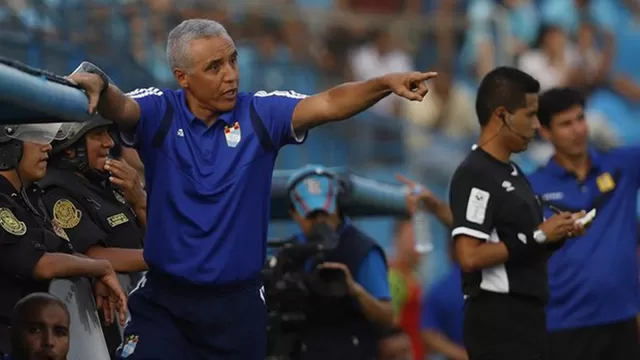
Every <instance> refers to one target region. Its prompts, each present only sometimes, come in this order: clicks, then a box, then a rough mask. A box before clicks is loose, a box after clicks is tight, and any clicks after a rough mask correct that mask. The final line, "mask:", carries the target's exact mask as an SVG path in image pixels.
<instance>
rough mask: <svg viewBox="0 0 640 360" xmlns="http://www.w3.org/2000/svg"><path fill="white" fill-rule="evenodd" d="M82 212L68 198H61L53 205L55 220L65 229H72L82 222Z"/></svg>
mask: <svg viewBox="0 0 640 360" xmlns="http://www.w3.org/2000/svg"><path fill="white" fill-rule="evenodd" d="M81 218H82V212H81V211H80V210H78V208H76V206H75V205H73V203H72V202H71V201H69V200H67V199H60V200H58V201H56V203H55V204H54V205H53V220H55V221H56V222H57V223H58V225H60V227H61V228H63V229H72V228H74V227H76V226H78V224H80V219H81Z"/></svg>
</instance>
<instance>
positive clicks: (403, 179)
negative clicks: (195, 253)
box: [395, 173, 417, 188]
mask: <svg viewBox="0 0 640 360" xmlns="http://www.w3.org/2000/svg"><path fill="white" fill-rule="evenodd" d="M395 177H396V180H398V181H399V182H401V183H403V184H405V185H407V186H409V187H411V188H413V187H415V186H416V185H417V184H416V183H415V182H413V181H411V180H410V179H409V178H407V177H405V176H404V175H402V174H400V173H396V175H395Z"/></svg>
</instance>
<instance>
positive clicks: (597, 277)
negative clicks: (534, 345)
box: [529, 88, 640, 360]
mask: <svg viewBox="0 0 640 360" xmlns="http://www.w3.org/2000/svg"><path fill="white" fill-rule="evenodd" d="M584 106H585V102H584V98H583V97H582V95H581V94H580V93H579V92H577V91H575V90H572V89H567V88H556V89H551V90H549V91H547V92H546V93H544V94H542V95H541V96H540V101H539V110H538V118H539V119H540V124H541V126H542V127H541V129H540V133H541V135H542V136H543V137H544V138H545V139H547V140H549V141H550V142H551V143H552V144H553V146H554V148H555V155H554V156H553V158H552V159H551V160H550V161H549V163H548V164H547V165H546V166H544V167H542V168H540V169H538V170H537V171H536V172H535V173H533V174H532V175H531V176H530V177H529V180H530V181H531V184H532V186H533V188H534V190H535V192H536V194H538V195H539V196H540V198H541V200H542V202H543V205H546V206H544V207H545V216H546V217H550V216H551V215H552V214H553V212H552V210H553V209H555V208H557V209H559V210H562V211H573V210H575V209H586V210H587V211H589V210H591V209H593V208H595V209H597V216H596V218H595V220H594V221H593V223H592V224H591V227H590V229H589V231H588V232H587V233H586V234H585V235H584V236H583V237H582V238H581V239H576V240H575V241H568V242H566V244H564V247H562V248H561V249H560V250H558V251H556V252H555V253H554V255H553V256H552V257H551V259H550V260H549V290H550V292H551V299H550V301H549V304H548V306H547V327H548V329H549V332H550V336H549V338H550V349H549V350H550V359H552V360H590V359H593V360H596V359H607V360H626V359H640V346H639V344H638V325H637V323H636V315H637V314H638V312H639V310H640V308H639V307H640V285H639V283H638V273H637V269H638V259H637V256H636V254H637V246H638V233H637V222H636V213H637V212H636V207H637V202H636V199H637V194H638V187H639V186H640V148H637V147H626V148H618V149H612V150H609V151H598V150H595V149H590V148H589V147H588V137H589V131H588V126H587V123H586V121H585V114H584ZM554 207H555V208H554Z"/></svg>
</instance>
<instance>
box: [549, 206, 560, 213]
mask: <svg viewBox="0 0 640 360" xmlns="http://www.w3.org/2000/svg"><path fill="white" fill-rule="evenodd" d="M549 209H551V211H553V212H554V213H556V214H560V213H561V212H562V210H560V209H558V208H557V207H555V206H553V205H549Z"/></svg>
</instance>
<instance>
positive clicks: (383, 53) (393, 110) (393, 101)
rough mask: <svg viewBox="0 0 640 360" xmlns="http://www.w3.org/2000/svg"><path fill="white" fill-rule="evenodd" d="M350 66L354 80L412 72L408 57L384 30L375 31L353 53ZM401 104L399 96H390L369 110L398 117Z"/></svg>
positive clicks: (401, 100)
mask: <svg viewBox="0 0 640 360" xmlns="http://www.w3.org/2000/svg"><path fill="white" fill-rule="evenodd" d="M350 65H351V71H352V74H353V77H354V80H367V79H371V78H374V77H377V76H381V75H384V74H387V73H394V72H405V71H412V70H413V64H412V61H411V58H410V57H409V55H408V54H407V53H406V52H404V51H402V50H400V49H398V48H397V47H396V46H395V44H394V40H393V38H392V37H391V34H390V33H389V32H388V31H387V30H385V29H381V30H376V31H375V32H374V34H373V36H372V41H370V42H368V43H366V44H365V45H363V46H361V47H360V48H357V49H356V50H354V51H353V53H352V54H351V56H350ZM403 102H404V100H403V99H402V98H400V97H399V96H397V95H390V96H388V97H386V98H385V99H383V100H382V101H380V102H378V103H377V104H376V105H374V106H373V107H372V108H371V109H372V110H373V111H375V112H377V113H378V114H380V115H384V116H393V117H399V116H400V114H401V106H402V103H403Z"/></svg>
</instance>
